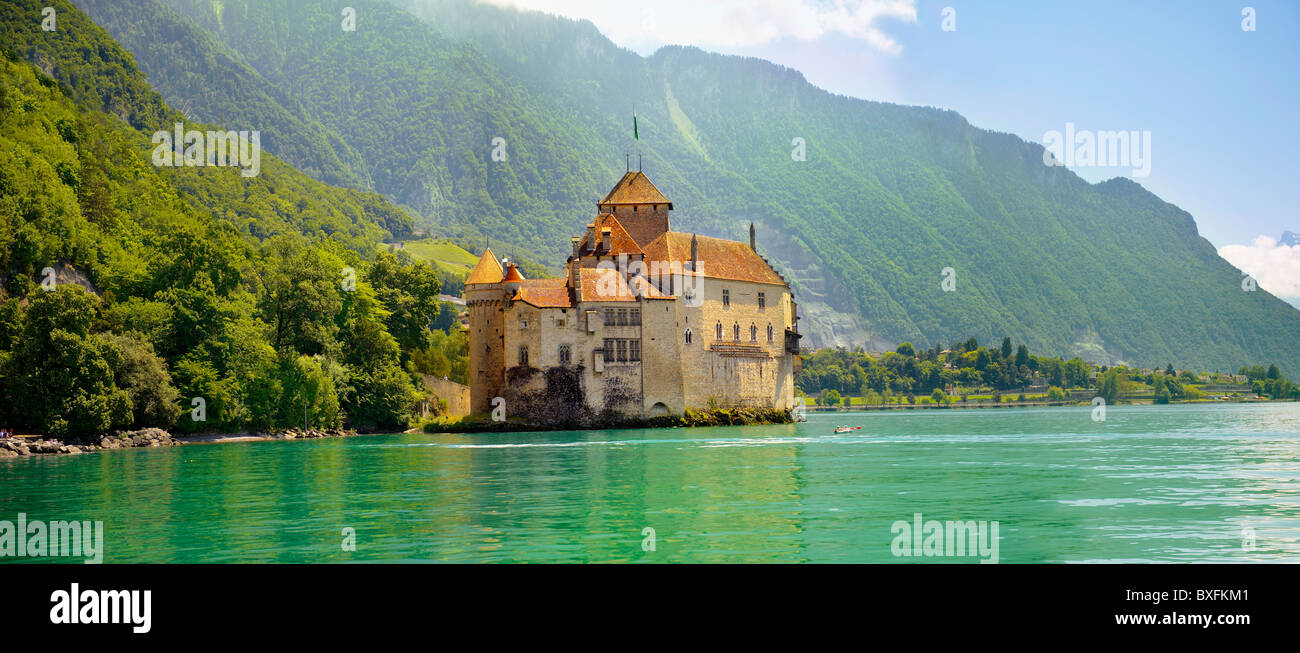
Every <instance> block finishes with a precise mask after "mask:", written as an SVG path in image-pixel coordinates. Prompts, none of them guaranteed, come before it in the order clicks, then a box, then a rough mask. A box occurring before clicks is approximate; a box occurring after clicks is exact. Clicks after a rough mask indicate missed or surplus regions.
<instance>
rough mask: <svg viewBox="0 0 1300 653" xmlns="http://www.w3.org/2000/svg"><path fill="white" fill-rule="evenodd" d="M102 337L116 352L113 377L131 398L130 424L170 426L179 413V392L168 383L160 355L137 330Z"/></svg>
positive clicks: (139, 426)
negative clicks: (135, 331)
mask: <svg viewBox="0 0 1300 653" xmlns="http://www.w3.org/2000/svg"><path fill="white" fill-rule="evenodd" d="M103 338H104V339H105V340H106V341H107V342H108V343H109V344H111V345H112V346H113V347H116V348H117V351H118V352H119V354H120V363H119V364H118V365H117V367H116V368H115V369H114V370H113V381H114V384H115V385H117V387H119V388H121V389H122V390H125V391H126V394H127V396H128V397H130V398H131V414H132V416H133V418H134V422H133V423H132V426H133V427H135V428H143V427H147V426H153V427H158V428H163V429H168V428H171V427H172V425H173V424H175V423H176V418H177V417H179V416H180V414H181V405H180V394H179V393H178V392H177V391H176V388H175V387H173V386H172V378H171V374H169V373H168V372H167V367H166V363H165V362H164V361H163V359H161V358H159V357H158V355H157V354H155V353H154V350H153V346H152V345H150V344H149V343H148V342H146V341H145V340H144V338H143V336H141V335H140V334H138V333H130V334H125V335H115V334H106V335H104V336H103Z"/></svg>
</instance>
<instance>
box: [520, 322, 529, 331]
mask: <svg viewBox="0 0 1300 653" xmlns="http://www.w3.org/2000/svg"><path fill="white" fill-rule="evenodd" d="M519 328H520V329H527V328H528V320H519Z"/></svg>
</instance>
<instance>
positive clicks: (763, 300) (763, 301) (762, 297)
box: [758, 292, 767, 311]
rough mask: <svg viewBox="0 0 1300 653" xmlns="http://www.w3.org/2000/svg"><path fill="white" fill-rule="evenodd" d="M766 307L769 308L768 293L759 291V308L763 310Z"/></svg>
mask: <svg viewBox="0 0 1300 653" xmlns="http://www.w3.org/2000/svg"><path fill="white" fill-rule="evenodd" d="M765 308H767V293H765V292H761V293H758V310H760V311H761V310H763V309H765Z"/></svg>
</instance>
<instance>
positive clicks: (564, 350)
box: [560, 345, 572, 365]
mask: <svg viewBox="0 0 1300 653" xmlns="http://www.w3.org/2000/svg"><path fill="white" fill-rule="evenodd" d="M571 358H572V353H571V352H570V350H569V346H568V345H560V364H561V365H568V364H569V361H570V359H571Z"/></svg>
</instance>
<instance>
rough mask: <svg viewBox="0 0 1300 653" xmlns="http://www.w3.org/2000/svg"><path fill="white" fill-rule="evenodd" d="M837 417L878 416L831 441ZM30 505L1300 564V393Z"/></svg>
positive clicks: (613, 444)
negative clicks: (972, 537) (992, 542)
mask: <svg viewBox="0 0 1300 653" xmlns="http://www.w3.org/2000/svg"><path fill="white" fill-rule="evenodd" d="M837 424H847V425H852V426H861V427H863V428H862V430H859V431H853V432H850V433H847V434H843V435H832V434H831V431H832V429H833V427H834V426H835V425H837ZM20 512H21V513H25V515H26V519H27V520H29V521H30V520H45V521H54V520H73V519H77V520H102V521H103V522H104V540H105V543H104V554H103V555H104V561H105V562H110V563H112V562H204V563H208V562H216V563H220V562H346V561H385V562H417V561H419V562H424V561H445V562H940V563H974V562H978V561H979V560H980V559H988V556H985V557H983V558H979V557H972V554H973V552H974V548H973V546H972V548H971V549H970V550H968V551H967V552H966V553H967V555H965V556H964V557H963V556H958V555H953V553H954V551H953V548H952V546H951V544H949V546H948V548H947V549H946V553H947V555H942V556H939V555H929V556H926V555H914V554H917V553H921V552H922V551H923V550H922V549H920V548H915V549H913V548H909V547H908V546H907V545H899V544H898V538H899V537H900V533H901V532H902V531H900V528H902V527H900V524H902V525H906V528H903V530H907V529H911V528H912V527H913V525H915V526H921V523H922V522H921V520H924V521H926V522H929V521H931V520H936V521H938V522H948V521H954V522H958V521H960V522H974V523H976V524H979V525H980V526H981V527H991V525H993V524H994V522H996V532H997V540H996V547H997V558H998V560H999V561H1000V562H1003V563H1020V562H1154V561H1160V562H1201V561H1206V562H1250V561H1281V560H1296V559H1298V558H1297V556H1298V555H1300V403H1280V404H1254V405H1246V404H1230V405H1175V406H1118V407H1111V408H1110V409H1109V410H1108V411H1107V415H1106V419H1105V421H1094V420H1093V419H1092V409H1091V407H1090V406H1081V407H1073V408H1071V407H1066V408H1059V407H1058V408H1021V409H984V410H978V409H976V410H925V411H915V412H912V411H890V412H869V413H837V414H824V413H821V414H811V415H810V416H809V421H808V422H807V423H802V424H791V425H775V426H753V427H731V428H698V429H643V430H617V431H574V432H553V433H510V434H481V435H476V434H469V435H424V434H419V435H377V436H359V437H352V438H331V439H320V440H303V441H277V442H248V443H235V444H212V445H187V446H182V447H170V448H161V449H132V450H121V451H109V452H103V453H92V454H85V455H79V456H52V457H26V458H16V459H3V460H0V520H11V521H15V520H16V519H17V515H18V513H20ZM918 513H920V515H922V517H920V518H918V517H917V514H918ZM940 525H941V526H942V523H941V524H940ZM924 528H926V527H924V526H922V529H924ZM648 529H653V530H648ZM918 532H924V531H918ZM988 532H990V533H991V532H992V530H991V528H990V530H988ZM959 533H960V531H959ZM900 546H902V551H903V552H906V553H909V554H913V555H907V556H900V555H895V553H897V552H899V550H900ZM0 560H4V561H12V560H14V559H13V558H4V559H0ZM20 560H24V561H31V560H33V559H31V558H22V559H20ZM40 560H44V561H63V562H67V561H69V559H67V558H63V559H58V558H44V559H40ZM73 561H75V560H73Z"/></svg>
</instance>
